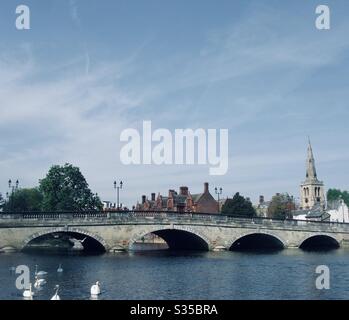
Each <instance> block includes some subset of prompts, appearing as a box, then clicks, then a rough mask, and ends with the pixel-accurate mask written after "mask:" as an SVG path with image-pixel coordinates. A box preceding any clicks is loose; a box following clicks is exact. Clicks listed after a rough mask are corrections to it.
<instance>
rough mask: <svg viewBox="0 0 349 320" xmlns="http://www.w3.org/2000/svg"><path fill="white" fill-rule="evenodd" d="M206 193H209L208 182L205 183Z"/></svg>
mask: <svg viewBox="0 0 349 320" xmlns="http://www.w3.org/2000/svg"><path fill="white" fill-rule="evenodd" d="M204 193H208V182H205V184H204Z"/></svg>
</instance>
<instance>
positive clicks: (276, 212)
mask: <svg viewBox="0 0 349 320" xmlns="http://www.w3.org/2000/svg"><path fill="white" fill-rule="evenodd" d="M294 209H295V204H294V200H293V198H292V197H290V196H289V195H288V194H287V193H284V194H276V195H275V196H273V198H272V199H271V202H270V204H269V207H268V218H272V219H290V218H292V210H294Z"/></svg>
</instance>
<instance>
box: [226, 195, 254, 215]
mask: <svg viewBox="0 0 349 320" xmlns="http://www.w3.org/2000/svg"><path fill="white" fill-rule="evenodd" d="M222 213H224V214H227V215H230V216H244V217H254V216H256V211H255V209H254V208H253V206H252V203H251V201H249V200H248V199H245V198H244V197H243V196H241V195H240V193H239V192H237V193H236V194H235V195H234V197H233V199H227V201H226V202H225V204H224V205H223V207H222Z"/></svg>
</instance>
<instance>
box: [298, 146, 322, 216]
mask: <svg viewBox="0 0 349 320" xmlns="http://www.w3.org/2000/svg"><path fill="white" fill-rule="evenodd" d="M306 168H307V171H306V176H305V181H304V182H303V183H302V184H301V208H302V209H304V210H306V209H312V208H313V207H314V206H320V207H321V208H324V207H325V194H324V183H323V182H322V181H319V180H318V178H317V174H316V168H315V159H314V155H313V149H312V147H311V143H310V140H309V145H308V156H307V163H306Z"/></svg>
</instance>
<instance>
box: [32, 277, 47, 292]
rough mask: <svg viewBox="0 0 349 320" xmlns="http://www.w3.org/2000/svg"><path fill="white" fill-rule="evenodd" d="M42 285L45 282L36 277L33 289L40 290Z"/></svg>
mask: <svg viewBox="0 0 349 320" xmlns="http://www.w3.org/2000/svg"><path fill="white" fill-rule="evenodd" d="M44 284H46V280H45V279H39V278H38V276H35V283H34V287H35V288H36V289H38V288H40V287H41V286H43V285H44Z"/></svg>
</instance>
